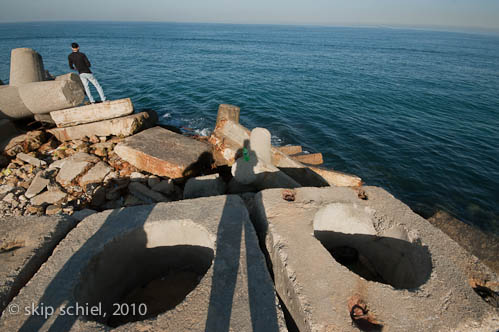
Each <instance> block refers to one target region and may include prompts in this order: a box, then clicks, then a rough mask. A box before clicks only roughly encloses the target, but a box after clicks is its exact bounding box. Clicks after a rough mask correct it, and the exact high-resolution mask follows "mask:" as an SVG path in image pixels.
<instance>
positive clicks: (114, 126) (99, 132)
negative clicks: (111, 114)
mask: <svg viewBox="0 0 499 332" xmlns="http://www.w3.org/2000/svg"><path fill="white" fill-rule="evenodd" d="M157 121H158V115H157V114H156V112H154V111H148V112H142V113H138V114H132V115H128V116H124V117H121V118H115V119H110V120H103V121H99V122H93V123H86V124H81V125H78V126H73V127H64V128H54V129H49V130H47V131H48V132H49V133H51V134H52V135H54V136H55V137H56V138H57V139H58V140H59V141H61V142H63V141H69V140H75V139H82V138H84V137H85V136H86V137H91V136H111V135H112V136H130V135H133V134H135V133H137V132H139V131H140V130H143V129H146V128H150V127H152V126H154V125H155V124H156V122H157Z"/></svg>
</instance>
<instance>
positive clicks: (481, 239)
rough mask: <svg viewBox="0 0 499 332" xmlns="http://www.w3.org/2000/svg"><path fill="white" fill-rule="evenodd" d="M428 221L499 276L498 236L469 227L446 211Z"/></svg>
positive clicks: (436, 214) (439, 212) (438, 213)
mask: <svg viewBox="0 0 499 332" xmlns="http://www.w3.org/2000/svg"><path fill="white" fill-rule="evenodd" d="M428 221H429V222H430V223H432V225H434V226H435V227H437V228H439V229H440V230H441V231H442V232H444V233H445V234H447V235H448V236H449V237H450V238H451V239H453V240H454V241H456V242H457V243H459V245H460V246H461V247H463V248H464V249H466V250H467V251H468V252H470V253H471V254H473V255H475V256H476V257H478V258H479V259H480V261H482V262H483V263H484V264H485V265H487V266H488V267H490V268H491V269H492V270H493V271H495V273H498V274H499V255H498V253H499V238H498V237H497V236H495V235H493V234H486V233H484V232H482V231H480V230H478V229H477V228H475V227H472V226H470V225H467V224H465V223H464V222H462V221H461V220H458V219H456V218H454V217H453V216H451V215H450V214H449V213H447V212H445V211H438V212H437V213H435V214H434V215H433V216H432V217H430V218H428Z"/></svg>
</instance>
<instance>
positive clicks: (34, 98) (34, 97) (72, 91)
mask: <svg viewBox="0 0 499 332" xmlns="http://www.w3.org/2000/svg"><path fill="white" fill-rule="evenodd" d="M84 97H85V93H84V90H83V89H82V88H81V87H80V85H79V84H78V83H77V82H74V81H71V80H60V81H45V82H34V83H27V84H23V85H21V86H18V87H17V86H2V87H0V110H1V111H2V113H4V114H5V115H6V116H7V117H9V118H14V119H21V118H25V117H29V116H33V114H40V113H48V112H51V111H55V110H60V109H64V108H68V107H74V106H77V105H79V104H81V102H82V101H83V99H84Z"/></svg>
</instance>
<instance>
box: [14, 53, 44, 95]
mask: <svg viewBox="0 0 499 332" xmlns="http://www.w3.org/2000/svg"><path fill="white" fill-rule="evenodd" d="M10 54H11V55H10V81H9V84H10V85H12V86H20V85H23V84H26V83H31V82H40V81H43V80H44V78H45V69H44V68H43V60H42V56H41V55H40V54H38V53H37V52H36V51H35V50H32V49H31V48H15V49H13V50H12V52H11V53H10Z"/></svg>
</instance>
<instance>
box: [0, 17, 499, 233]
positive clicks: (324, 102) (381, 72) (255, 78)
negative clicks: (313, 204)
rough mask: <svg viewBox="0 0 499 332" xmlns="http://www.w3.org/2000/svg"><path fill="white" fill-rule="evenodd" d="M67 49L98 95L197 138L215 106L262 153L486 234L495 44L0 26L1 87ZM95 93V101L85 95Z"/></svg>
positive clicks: (492, 179)
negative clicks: (29, 51)
mask: <svg viewBox="0 0 499 332" xmlns="http://www.w3.org/2000/svg"><path fill="white" fill-rule="evenodd" d="M73 41H76V42H78V43H79V44H80V47H81V51H82V52H84V53H85V54H87V56H88V58H89V59H90V62H91V63H92V67H91V68H92V70H93V72H94V74H95V76H96V77H97V78H98V80H99V81H100V83H101V85H102V86H103V88H104V91H105V93H106V95H107V97H108V99H119V98H125V97H130V98H131V99H132V102H133V104H134V106H135V109H136V110H137V111H140V110H142V109H153V110H156V111H157V112H158V113H159V116H160V121H161V123H163V124H168V125H174V126H178V127H181V128H182V129H183V130H184V131H186V132H190V133H196V134H200V135H209V134H210V132H211V130H212V129H213V127H214V124H215V120H216V114H217V108H218V105H219V104H222V103H228V104H234V105H237V106H239V107H240V108H241V123H242V124H243V125H245V126H246V127H248V128H254V127H265V128H267V129H269V130H270V132H271V133H272V141H273V144H275V145H301V146H303V149H304V150H305V151H306V152H307V153H316V152H321V153H322V154H323V157H324V166H326V167H328V168H332V169H334V170H338V171H342V172H346V173H351V174H355V175H358V176H360V177H361V178H362V179H363V180H364V182H365V183H366V184H368V185H374V186H380V187H383V188H385V189H386V190H388V191H389V192H390V193H392V194H393V195H394V196H395V197H397V198H398V199H400V200H402V201H403V202H404V203H406V204H407V205H409V206H410V207H411V208H412V209H413V210H414V211H415V212H417V213H419V214H421V215H422V216H424V217H429V216H431V215H433V213H435V212H436V211H438V210H444V211H446V212H448V213H450V214H451V215H453V216H454V217H456V218H458V219H460V220H462V221H463V222H465V223H467V224H470V225H473V226H475V227H476V228H478V229H481V230H483V231H485V232H487V233H489V234H495V235H498V234H499V35H498V34H493V33H489V34H485V33H478V32H473V31H468V32H467V31H443V30H431V29H409V28H393V27H326V26H284V25H237V24H194V23H140V22H133V23H130V22H128V23H126V22H40V23H8V24H0V79H1V80H2V81H3V82H4V83H6V84H7V83H8V81H9V66H10V51H11V49H13V48H18V47H29V48H33V49H35V50H36V51H38V52H39V53H40V54H41V55H42V56H43V60H44V64H45V68H46V69H47V70H49V71H50V73H51V74H52V75H61V74H65V73H67V72H69V71H70V69H69V67H68V63H67V56H68V54H69V53H70V52H71V48H70V44H71V42H73ZM93 92H94V95H95V96H97V94H96V92H95V90H94V91H93Z"/></svg>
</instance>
